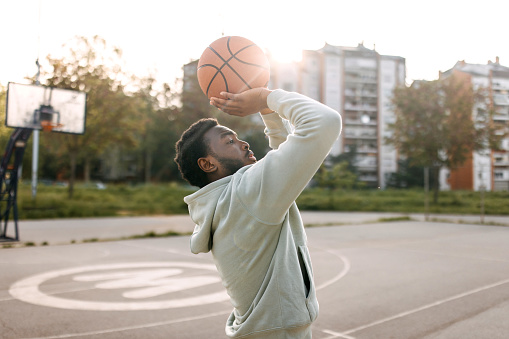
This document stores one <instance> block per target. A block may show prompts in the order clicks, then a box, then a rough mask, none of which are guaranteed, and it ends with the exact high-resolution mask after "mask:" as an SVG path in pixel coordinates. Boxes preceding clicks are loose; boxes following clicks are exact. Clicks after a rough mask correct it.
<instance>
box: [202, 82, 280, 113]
mask: <svg viewBox="0 0 509 339" xmlns="http://www.w3.org/2000/svg"><path fill="white" fill-rule="evenodd" d="M271 92H272V91H271V90H269V89H267V88H253V89H249V90H247V91H245V92H242V93H239V94H233V93H227V92H221V95H222V96H224V97H225V98H227V100H225V99H221V98H215V97H212V98H210V104H211V105H213V106H215V107H217V108H218V109H220V110H221V111H223V112H225V113H226V114H229V115H235V116H239V117H245V116H248V115H251V114H254V113H258V112H260V113H261V114H270V113H273V112H274V111H272V110H271V109H269V107H268V106H267V97H268V96H269V94H270V93H271Z"/></svg>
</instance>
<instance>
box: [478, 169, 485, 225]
mask: <svg viewBox="0 0 509 339" xmlns="http://www.w3.org/2000/svg"><path fill="white" fill-rule="evenodd" d="M483 167H484V166H483V165H482V164H481V173H480V175H479V177H480V179H481V187H479V190H480V191H481V192H480V193H481V225H484V191H485V190H486V186H485V185H484V168H483Z"/></svg>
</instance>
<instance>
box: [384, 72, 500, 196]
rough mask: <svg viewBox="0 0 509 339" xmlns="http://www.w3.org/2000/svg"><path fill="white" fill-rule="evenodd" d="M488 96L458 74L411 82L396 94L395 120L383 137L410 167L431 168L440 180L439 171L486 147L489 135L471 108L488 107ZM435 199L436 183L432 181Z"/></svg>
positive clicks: (453, 165)
mask: <svg viewBox="0 0 509 339" xmlns="http://www.w3.org/2000/svg"><path fill="white" fill-rule="evenodd" d="M487 100H488V98H487V96H486V95H485V94H483V92H482V90H477V91H474V89H473V87H472V85H471V82H470V81H469V80H468V79H464V78H462V77H460V76H457V75H452V76H450V77H448V78H444V79H440V80H436V81H415V82H414V83H413V84H412V86H410V87H399V88H396V89H395V90H394V96H393V99H392V103H393V105H394V110H395V114H396V121H395V123H394V124H393V125H391V126H390V127H391V129H392V132H393V133H392V135H391V136H390V137H388V138H387V139H386V141H387V142H388V143H391V144H393V145H394V146H395V147H396V148H397V149H398V151H399V152H400V154H402V155H403V156H405V157H407V158H408V159H409V160H410V164H409V165H411V166H420V167H430V168H432V173H433V175H434V176H435V177H438V173H439V169H440V168H441V167H444V166H446V167H449V168H454V167H457V166H460V165H461V164H463V163H464V162H465V160H466V159H467V158H468V157H469V156H470V155H471V153H472V151H473V150H476V149H482V148H484V147H486V146H487V143H488V142H487V139H490V138H489V137H487V134H489V131H488V130H487V129H486V128H485V126H484V125H482V124H474V121H473V119H472V114H473V109H474V106H475V105H480V106H481V107H482V106H486V105H487ZM433 188H434V201H435V202H436V201H437V199H438V181H437V180H435V182H434V186H433Z"/></svg>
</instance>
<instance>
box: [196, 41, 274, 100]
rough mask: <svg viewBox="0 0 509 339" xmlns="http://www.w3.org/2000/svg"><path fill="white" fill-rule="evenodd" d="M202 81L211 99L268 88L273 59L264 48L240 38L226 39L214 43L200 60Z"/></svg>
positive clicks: (199, 79)
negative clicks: (223, 94) (226, 93)
mask: <svg viewBox="0 0 509 339" xmlns="http://www.w3.org/2000/svg"><path fill="white" fill-rule="evenodd" d="M197 75H198V82H199V83H200V87H201V89H202V91H203V93H205V95H206V96H207V97H209V98H210V97H217V98H221V95H219V93H221V92H223V91H224V92H230V93H241V92H244V91H246V90H248V89H250V88H256V87H267V85H268V83H269V76H270V66H269V60H268V59H267V57H266V56H265V53H263V51H262V49H261V48H260V47H258V46H257V45H256V44H255V43H253V42H252V41H250V40H248V39H246V38H243V37H240V36H225V37H222V38H220V39H217V40H216V41H214V42H213V43H211V44H210V45H209V46H208V47H207V48H206V49H205V51H204V52H203V54H202V55H201V57H200V60H199V61H198V72H197Z"/></svg>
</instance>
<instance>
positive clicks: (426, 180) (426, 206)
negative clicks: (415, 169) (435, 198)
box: [424, 167, 429, 221]
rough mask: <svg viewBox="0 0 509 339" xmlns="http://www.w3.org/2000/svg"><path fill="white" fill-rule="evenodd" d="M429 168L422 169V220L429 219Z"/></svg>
mask: <svg viewBox="0 0 509 339" xmlns="http://www.w3.org/2000/svg"><path fill="white" fill-rule="evenodd" d="M428 195H429V167H424V219H425V220H426V221H428V219H429V197H428Z"/></svg>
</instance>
